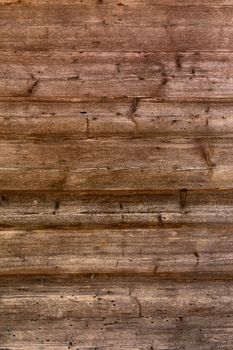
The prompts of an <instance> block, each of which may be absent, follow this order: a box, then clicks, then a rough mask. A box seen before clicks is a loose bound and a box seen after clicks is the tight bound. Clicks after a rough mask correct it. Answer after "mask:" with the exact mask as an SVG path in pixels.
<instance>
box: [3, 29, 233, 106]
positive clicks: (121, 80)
mask: <svg viewBox="0 0 233 350" xmlns="http://www.w3.org/2000/svg"><path fill="white" fill-rule="evenodd" d="M0 30H1V28H0ZM232 61H233V60H232V53H223V52H221V53H218V54H216V53H213V52H204V53H203V52H201V53H200V52H192V53H190V52H189V53H187V52H169V53H165V52H158V53H151V52H148V53H138V52H137V53H132V52H131V53H129V52H124V53H122V52H81V53H80V52H69V53H61V52H60V53H48V52H46V53H41V52H40V53H35V52H33V53H31V52H30V53H29V52H27V53H25V52H24V53H21V52H19V53H12V52H5V53H3V54H2V55H1V59H0V68H1V73H0V78H1V79H0V95H1V96H2V97H17V96H21V97H34V98H37V99H38V98H40V99H45V98H50V99H51V98H52V99H57V98H74V97H79V98H80V97H84V98H91V97H97V98H103V97H108V98H116V97H120V98H122V97H135V98H136V97H137V98H138V97H153V98H158V99H162V98H163V99H165V100H169V99H181V100H203V99H231V98H232V71H233V66H232ZM216 67H217V68H216Z"/></svg>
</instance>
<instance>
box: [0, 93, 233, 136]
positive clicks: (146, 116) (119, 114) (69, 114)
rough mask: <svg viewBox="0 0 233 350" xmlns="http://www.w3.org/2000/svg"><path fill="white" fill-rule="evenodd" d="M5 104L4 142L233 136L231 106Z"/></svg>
mask: <svg viewBox="0 0 233 350" xmlns="http://www.w3.org/2000/svg"><path fill="white" fill-rule="evenodd" d="M133 106H135V101H134V100H133V99H128V98H124V99H107V100H106V99H105V100H104V99H80V100H78V99H77V100H75V101H56V102H55V101H49V102H48V101H47V102H46V101H34V100H28V99H19V101H15V100H10V101H0V138H1V139H14V140H16V139H22V140H26V139H28V140H29V139H35V140H36V139H38V140H41V139H51V137H52V138H53V139H58V138H59V139H79V138H95V137H104V138H105V137H118V138H122V137H134V138H141V137H144V138H145V137H150V138H156V137H165V136H169V137H175V136H176V137H177V136H179V137H180V136H182V137H192V138H193V137H205V138H212V137H219V136H221V137H222V136H224V138H226V137H232V136H233V126H232V125H233V124H232V119H233V112H232V110H233V105H232V103H231V102H228V103H226V102H218V103H214V102H211V101H209V102H182V103H181V102H180V103H178V102H174V101H173V102H158V101H156V100H153V99H138V100H137V105H136V110H135V112H134V113H133V115H132V110H133ZM134 109H135V107H134Z"/></svg>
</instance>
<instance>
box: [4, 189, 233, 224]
mask: <svg viewBox="0 0 233 350" xmlns="http://www.w3.org/2000/svg"><path fill="white" fill-rule="evenodd" d="M0 198H1V202H0V205H1V207H0V208H1V210H0V226H1V227H9V228H11V229H12V228H13V229H14V228H16V227H17V228H23V229H28V228H31V229H32V228H34V229H35V228H36V229H38V228H49V227H50V228H53V227H56V228H57V227H67V226H69V227H74V229H75V228H77V227H79V228H80V229H84V230H85V229H112V228H115V229H118V228H121V229H124V228H127V229H134V228H141V229H147V228H149V229H158V228H160V227H161V226H162V227H163V228H178V227H181V226H185V227H187V225H188V226H189V227H190V226H192V227H193V225H194V226H196V227H197V228H198V227H203V226H204V227H206V225H211V226H215V227H219V226H220V227H221V226H225V227H227V226H230V227H231V225H232V224H233V219H232V218H233V199H232V198H233V196H232V191H218V192H208V191H203V192H198V191H194V192H193V191H187V190H186V191H185V190H184V191H172V192H159V193H156V192H155V193H153V192H152V193H147V192H145V193H143V192H142V193H141V192H140V191H138V192H137V193H135V192H127V193H121V192H120V191H116V192H115V191H114V192H110V193H106V192H97V193H94V192H90V193H85V192H84V193H80V192H57V191H52V192H43V191H42V192H34V191H33V192H30V191H28V190H27V191H23V192H15V191H13V192H1V195H0Z"/></svg>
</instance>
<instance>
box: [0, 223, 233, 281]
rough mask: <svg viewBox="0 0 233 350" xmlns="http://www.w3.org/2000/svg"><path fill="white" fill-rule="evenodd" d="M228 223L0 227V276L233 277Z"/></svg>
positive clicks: (232, 243) (231, 242) (231, 244)
mask: <svg viewBox="0 0 233 350" xmlns="http://www.w3.org/2000/svg"><path fill="white" fill-rule="evenodd" d="M232 246H233V241H232V227H231V228H229V227H228V228H227V229H222V228H208V227H207V226H205V228H199V229H198V228H195V229H194V228H192V233H190V229H189V228H188V229H167V230H166V229H161V228H160V229H144V230H138V229H133V230H132V229H124V230H120V229H118V230H112V229H110V230H94V229H92V230H91V231H83V230H75V229H69V230H64V229H63V230H60V229H56V230H48V229H47V230H30V229H27V230H11V229H8V230H1V231H0V247H1V248H0V255H1V259H0V266H1V268H0V275H19V274H21V275H28V274H29V275H36V274H41V275H43V274H50V275H61V274H83V273H105V274H106V273H110V274H113V273H118V274H125V273H126V274H127V273H128V274H129V273H137V274H143V273H148V274H156V275H158V276H162V277H166V276H168V277H169V276H173V275H174V276H176V275H177V274H178V273H180V274H181V275H185V274H187V276H190V275H192V276H195V275H200V274H203V275H208V274H209V275H212V276H218V275H220V274H221V275H222V276H232V273H233V270H232Z"/></svg>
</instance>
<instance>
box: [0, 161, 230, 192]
mask: <svg viewBox="0 0 233 350" xmlns="http://www.w3.org/2000/svg"><path fill="white" fill-rule="evenodd" d="M232 181H233V175H232V173H231V168H228V170H227V171H226V168H225V167H223V168H220V167H219V168H217V167H215V168H214V170H213V169H202V170H201V169H197V170H196V169H189V170H185V169H184V170H182V169H181V170H173V171H166V172H165V171H164V172H161V171H160V172H158V171H156V170H154V169H149V170H148V169H146V170H144V169H137V168H132V169H116V170H108V169H92V170H90V169H87V170H82V171H80V170H70V171H68V170H61V169H60V170H58V169H47V170H45V169H29V170H26V169H24V170H22V169H20V168H19V169H13V168H11V169H10V168H5V169H0V186H1V189H2V190H3V191H5V190H22V191H24V190H29V191H39V190H43V191H45V190H54V191H61V190H64V191H74V190H81V191H119V190H123V191H128V190H134V191H136V190H137V191H138V190H139V191H140V190H145V191H156V190H180V189H182V188H187V189H189V190H198V189H203V190H207V189H208V190H226V189H232Z"/></svg>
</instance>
